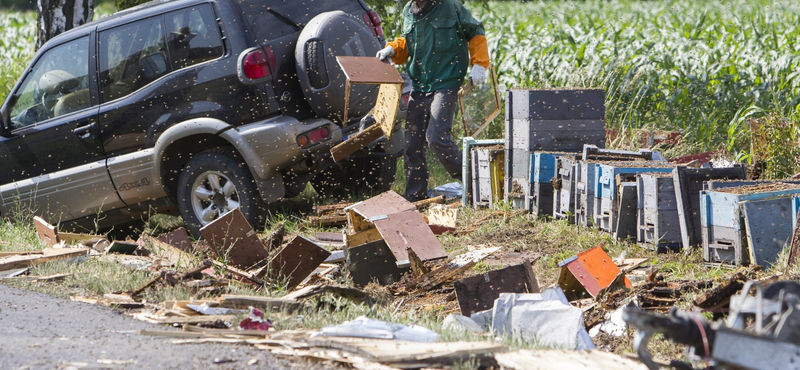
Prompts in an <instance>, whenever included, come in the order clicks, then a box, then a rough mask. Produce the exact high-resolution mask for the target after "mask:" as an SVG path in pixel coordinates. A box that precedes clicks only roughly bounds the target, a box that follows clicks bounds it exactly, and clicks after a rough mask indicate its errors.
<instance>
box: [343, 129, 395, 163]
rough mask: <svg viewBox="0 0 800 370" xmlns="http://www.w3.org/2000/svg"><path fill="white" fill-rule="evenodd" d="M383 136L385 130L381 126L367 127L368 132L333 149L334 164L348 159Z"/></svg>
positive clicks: (361, 133)
mask: <svg viewBox="0 0 800 370" xmlns="http://www.w3.org/2000/svg"><path fill="white" fill-rule="evenodd" d="M382 136H383V130H382V129H381V126H380V125H372V126H369V127H367V129H366V130H364V131H361V132H359V133H357V134H355V135H353V136H351V137H350V138H348V139H347V140H345V141H342V142H341V143H339V144H338V145H336V146H334V147H333V148H331V155H332V156H333V161H334V162H339V161H341V160H342V159H345V158H347V156H349V155H350V154H353V153H355V152H356V151H358V150H359V149H361V148H363V147H365V146H367V145H369V144H370V143H372V142H373V141H375V140H378V139H380V138H381V137H382Z"/></svg>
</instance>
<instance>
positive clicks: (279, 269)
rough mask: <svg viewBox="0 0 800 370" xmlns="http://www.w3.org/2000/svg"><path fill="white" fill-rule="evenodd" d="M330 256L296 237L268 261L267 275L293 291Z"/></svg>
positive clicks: (314, 245)
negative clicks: (283, 283) (268, 269)
mask: <svg viewBox="0 0 800 370" xmlns="http://www.w3.org/2000/svg"><path fill="white" fill-rule="evenodd" d="M330 255H331V252H329V251H328V250H327V249H325V248H322V247H320V246H318V245H316V244H314V243H313V242H312V241H310V240H308V239H306V238H304V237H302V236H299V235H298V236H296V237H295V238H294V239H292V241H291V242H289V244H286V245H285V246H284V247H283V248H281V250H280V251H279V252H278V253H277V254H276V255H275V257H274V258H273V259H272V260H270V262H269V264H268V265H269V266H270V271H269V272H268V275H269V276H271V277H273V278H278V279H280V280H281V281H282V282H284V281H285V283H286V287H287V289H293V288H294V287H296V286H297V284H300V282H301V281H303V279H305V278H306V277H307V276H308V275H310V274H311V273H312V272H314V269H316V268H317V266H319V264H320V263H322V262H324V261H325V259H326V258H328V256H330Z"/></svg>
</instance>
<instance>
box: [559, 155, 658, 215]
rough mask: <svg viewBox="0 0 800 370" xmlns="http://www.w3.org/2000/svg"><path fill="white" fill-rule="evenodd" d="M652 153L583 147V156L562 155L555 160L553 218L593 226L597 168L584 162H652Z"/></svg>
mask: <svg viewBox="0 0 800 370" xmlns="http://www.w3.org/2000/svg"><path fill="white" fill-rule="evenodd" d="M652 158H653V152H652V151H649V150H639V151H636V152H633V151H625V150H611V149H602V148H598V147H597V146H596V145H591V144H584V146H583V152H582V154H576V155H570V156H561V157H559V158H557V159H556V170H555V176H556V180H555V184H554V193H555V194H554V195H553V217H554V218H557V219H569V218H570V217H572V221H574V222H575V223H577V224H579V225H590V224H591V220H592V218H593V216H594V212H593V210H594V189H593V188H592V187H588V185H589V183H593V182H594V168H592V167H590V166H587V165H586V164H585V163H583V162H582V161H581V160H582V159H583V160H588V161H607V160H615V161H635V160H651V159H652Z"/></svg>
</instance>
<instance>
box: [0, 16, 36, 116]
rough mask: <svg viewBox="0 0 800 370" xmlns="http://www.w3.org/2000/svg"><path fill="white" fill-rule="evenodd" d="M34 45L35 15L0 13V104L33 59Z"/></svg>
mask: <svg viewBox="0 0 800 370" xmlns="http://www.w3.org/2000/svg"><path fill="white" fill-rule="evenodd" d="M35 43H36V13H34V12H24V13H21V12H6V13H0V56H2V57H0V102H2V101H4V100H5V98H6V95H8V92H9V91H10V90H11V89H12V88H13V87H14V83H16V82H17V79H18V78H19V76H20V75H21V74H22V71H23V70H24V69H25V66H26V65H27V63H28V62H29V61H30V59H31V57H33V50H34V45H35Z"/></svg>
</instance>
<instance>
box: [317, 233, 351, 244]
mask: <svg viewBox="0 0 800 370" xmlns="http://www.w3.org/2000/svg"><path fill="white" fill-rule="evenodd" d="M314 237H315V238H317V239H319V240H322V241H326V242H337V243H344V235H342V233H324V232H317V233H315V234H314Z"/></svg>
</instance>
